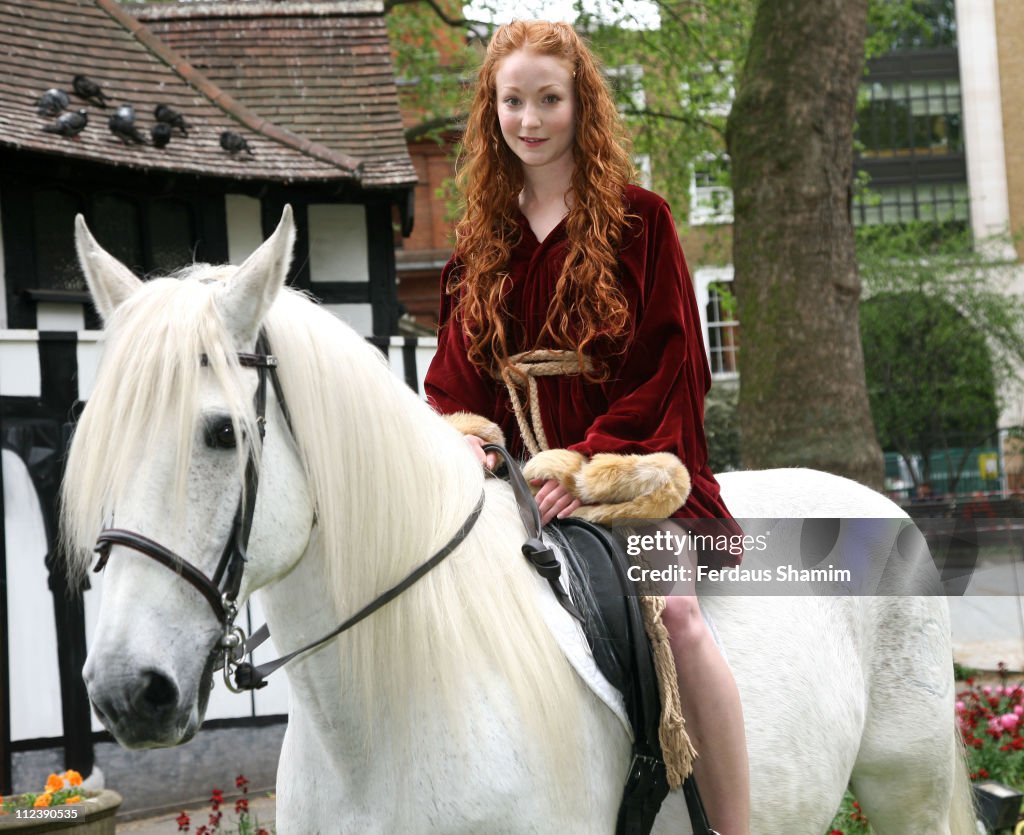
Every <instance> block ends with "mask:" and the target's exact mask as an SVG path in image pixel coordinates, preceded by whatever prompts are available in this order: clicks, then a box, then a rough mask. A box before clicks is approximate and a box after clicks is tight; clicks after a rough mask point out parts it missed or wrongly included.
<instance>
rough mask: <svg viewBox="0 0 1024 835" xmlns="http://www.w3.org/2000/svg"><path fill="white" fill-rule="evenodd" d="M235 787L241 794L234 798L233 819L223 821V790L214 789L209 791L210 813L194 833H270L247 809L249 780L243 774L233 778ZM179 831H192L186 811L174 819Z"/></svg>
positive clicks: (269, 834)
mask: <svg viewBox="0 0 1024 835" xmlns="http://www.w3.org/2000/svg"><path fill="white" fill-rule="evenodd" d="M235 788H237V789H240V790H241V792H242V796H241V797H238V798H236V799H235V815H236V816H237V819H236V820H234V821H225V820H224V812H223V811H222V810H221V807H222V806H223V805H224V792H223V791H221V790H220V789H214V790H213V791H212V792H211V793H210V814H209V816H208V818H207V820H206V823H204V824H200V825H199V826H198V827H197V828H196V830H195V835H214V833H217V835H234V834H235V833H237V835H271V833H270V832H269V831H268V830H266V829H265V828H264V827H262V826H260V823H259V821H258V820H257V819H256V818H255V816H254V815H252V813H251V812H250V811H249V780H248V779H247V778H246V777H245V775H244V774H239V775H238V776H237V777H236V778H235ZM175 822H176V823H177V824H178V831H179V832H191V831H192V819H191V816H190V815H189V814H188V812H182V813H181V814H180V815H178V817H177V818H176V819H175Z"/></svg>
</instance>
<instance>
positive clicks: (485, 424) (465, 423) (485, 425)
mask: <svg viewBox="0 0 1024 835" xmlns="http://www.w3.org/2000/svg"><path fill="white" fill-rule="evenodd" d="M441 417H443V418H444V419H445V420H446V421H448V423H449V424H451V425H452V426H454V427H455V428H456V429H458V430H459V432H461V433H462V434H463V435H476V436H477V437H478V438H481V439H483V440H484V441H486V442H487V443H489V444H501V445H502V446H504V445H505V433H504V432H502V431H501V427H500V426H498V424H496V423H494V421H490V420H488V419H487V418H485V417H481V416H480V415H475V414H473V413H472V412H452V413H451V414H450V415H441Z"/></svg>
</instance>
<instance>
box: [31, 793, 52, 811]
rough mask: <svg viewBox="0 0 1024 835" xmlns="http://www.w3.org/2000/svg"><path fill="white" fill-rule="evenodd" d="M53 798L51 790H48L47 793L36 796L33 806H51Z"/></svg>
mask: <svg viewBox="0 0 1024 835" xmlns="http://www.w3.org/2000/svg"><path fill="white" fill-rule="evenodd" d="M51 800H53V795H52V794H50V792H46V793H45V794H41V795H39V797H37V798H36V802H35V803H33V804H32V806H33V807H36V808H39V807H42V806H49V805H50V801H51Z"/></svg>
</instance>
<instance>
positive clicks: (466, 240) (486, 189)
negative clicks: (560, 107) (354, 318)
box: [447, 21, 634, 380]
mask: <svg viewBox="0 0 1024 835" xmlns="http://www.w3.org/2000/svg"><path fill="white" fill-rule="evenodd" d="M524 49H525V50H530V51H533V52H536V53H538V54H540V55H550V56H554V57H556V58H559V59H561V60H563V61H565V62H566V63H567V64H568V65H569V66H571V67H572V69H573V73H574V84H575V95H576V131H575V143H574V147H573V159H574V163H575V166H574V169H573V174H572V182H571V189H572V193H573V196H574V198H575V199H574V201H572V208H571V209H570V210H569V214H568V217H567V219H566V235H567V252H566V257H565V263H564V265H563V267H562V272H561V275H560V277H559V279H558V282H557V285H556V289H555V296H554V298H553V299H552V301H551V305H550V307H549V309H548V316H547V321H546V322H545V325H544V328H543V330H542V332H541V336H540V342H541V343H542V344H541V345H535V346H522V349H527V348H529V347H556V348H568V349H570V350H574V351H575V352H576V354H577V356H578V357H579V359H580V367H581V368H584V367H585V362H584V358H585V357H586V356H587V355H588V349H593V348H595V347H598V346H600V347H601V350H599V351H598V354H600V355H606V354H607V353H608V352H609V349H611V353H615V352H616V346H617V342H618V341H620V339H619V338H620V337H622V336H623V335H624V334H625V333H626V331H627V329H628V325H629V311H628V308H627V305H626V300H625V298H624V297H623V295H622V293H621V291H620V290H619V287H618V257H617V256H618V251H619V246H620V242H621V238H622V235H623V232H624V230H625V228H626V222H627V217H626V207H625V201H624V192H625V188H626V185H627V184H628V183H630V182H631V181H632V179H633V176H634V167H633V163H632V160H631V159H630V156H629V153H628V152H627V150H626V148H627V142H626V139H625V134H624V131H623V128H622V123H621V120H620V118H619V113H618V110H617V109H616V107H615V103H614V101H613V99H612V96H611V93H610V92H609V90H608V86H607V84H606V82H605V79H604V76H603V74H602V72H601V69H600V66H599V65H598V62H597V60H596V59H595V57H594V55H593V54H592V53H591V52H590V50H589V49H588V48H587V46H586V45H585V44H584V43H583V41H582V40H581V38H580V37H579V35H577V33H576V31H575V30H574V29H573V28H572V27H571V26H570V25H569V24H566V23H548V22H546V21H513V22H512V23H508V24H506V25H504V26H501V27H500V28H499V29H498V30H497V31H496V32H495V34H494V36H493V38H492V39H491V42H490V45H489V46H488V48H487V53H486V55H485V57H484V61H483V64H482V65H481V67H480V73H479V77H478V82H477V86H476V91H475V93H474V96H473V100H472V103H471V105H470V109H469V118H468V120H467V123H466V130H465V134H464V136H463V141H462V151H461V153H460V157H459V165H458V169H457V170H458V173H457V181H458V185H459V190H460V192H461V194H462V197H463V199H464V201H465V210H464V213H463V215H462V219H461V220H460V221H459V223H458V226H457V227H456V241H457V243H456V250H455V251H456V256H457V259H458V263H459V267H458V268H457V269H455V270H453V273H452V277H451V280H450V281H449V284H448V287H447V292H448V293H450V294H453V295H454V296H455V297H456V298H457V299H458V302H457V307H456V312H457V314H458V315H457V316H456V320H459V319H461V322H462V325H463V327H464V328H465V330H466V336H467V342H468V346H469V347H468V354H469V359H470V361H471V362H472V363H473V364H474V365H476V366H478V367H480V368H483V369H486V370H488V371H490V372H491V373H500V371H501V370H502V369H503V368H504V367H505V366H506V365H507V363H508V356H509V350H508V335H507V331H506V323H507V321H508V316H507V310H506V308H505V306H504V296H505V294H506V292H507V285H508V263H509V257H510V254H511V252H512V249H513V248H514V247H515V246H516V245H517V244H518V243H519V239H520V235H521V230H520V226H519V222H518V218H519V200H518V198H519V193H520V191H521V190H522V189H523V185H524V176H523V167H522V164H521V163H520V161H519V158H518V157H517V156H516V155H515V154H514V153H513V152H512V150H511V149H510V148H509V147H508V145H507V144H506V143H505V140H504V138H503V137H502V135H501V128H500V126H499V123H498V109H497V91H496V85H495V75H496V74H497V70H498V67H499V65H500V64H501V62H502V60H504V59H505V58H506V57H507V56H508V55H510V54H512V53H513V52H517V51H519V50H524ZM453 324H454V323H453ZM455 326H456V327H457V326H458V325H455ZM570 341H571V344H569V343H570ZM619 349H621V346H619ZM591 360H592V361H594V370H593V371H588V372H584V373H585V374H586V376H587V377H588V378H589V379H591V380H601V379H606V378H607V376H608V369H607V366H606V364H605V363H604V362H602V358H601V356H598V357H591Z"/></svg>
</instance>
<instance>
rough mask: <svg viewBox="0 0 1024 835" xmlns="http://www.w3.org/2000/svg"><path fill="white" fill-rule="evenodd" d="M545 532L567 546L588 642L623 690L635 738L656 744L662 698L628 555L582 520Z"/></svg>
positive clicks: (572, 590)
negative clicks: (631, 582) (632, 585)
mask: <svg viewBox="0 0 1024 835" xmlns="http://www.w3.org/2000/svg"><path fill="white" fill-rule="evenodd" d="M545 534H546V535H547V536H548V537H549V538H550V539H552V540H553V541H555V542H557V543H558V545H559V547H560V549H561V551H562V556H563V560H562V571H563V575H565V577H566V581H567V585H568V591H569V595H570V597H571V598H572V600H573V602H574V603H575V604H576V606H577V608H578V609H579V611H580V613H581V614H582V615H583V630H584V633H585V634H586V637H587V642H588V644H589V646H590V649H591V651H592V653H593V656H594V660H595V662H596V664H597V666H598V668H599V669H600V671H601V673H602V674H603V676H604V678H605V679H606V680H607V681H608V682H609V683H610V684H611V685H612V686H613V687H614V688H615V689H616V690H618V691H619V693H621V695H622V699H623V705H624V707H625V711H626V716H627V717H628V719H629V722H630V726H631V727H632V729H633V736H634V738H636V737H641V738H643V739H646V740H651V741H652V742H653V743H654V744H655V745H656V744H657V739H658V724H659V721H660V717H661V699H660V696H659V694H658V687H657V682H656V678H655V672H654V662H653V658H652V657H651V648H650V641H649V640H648V637H647V632H646V630H645V629H644V623H643V615H642V613H641V610H640V601H639V599H638V598H637V597H635V596H633V595H632V587H631V584H630V583H629V581H628V580H627V579H626V570H627V568H628V567H629V562H628V560H627V558H626V556H625V554H624V553H623V551H622V549H621V548H620V547H619V546H618V544H617V543H616V541H615V540H614V539H613V538H612V537H611V536H610V534H609V533H608V531H606V530H605V529H603V528H600V527H598V526H597V525H594V524H592V523H590V522H585V521H582V520H579V519H565V520H559V521H557V522H556V523H555V524H552V525H549V526H548V528H547V529H546V530H545Z"/></svg>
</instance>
